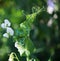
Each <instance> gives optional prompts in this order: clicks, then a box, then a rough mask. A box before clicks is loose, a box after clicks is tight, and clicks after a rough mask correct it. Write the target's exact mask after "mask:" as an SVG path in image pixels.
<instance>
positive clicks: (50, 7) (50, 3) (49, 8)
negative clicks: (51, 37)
mask: <svg viewBox="0 0 60 61" xmlns="http://www.w3.org/2000/svg"><path fill="white" fill-rule="evenodd" d="M47 5H48V6H47V12H48V13H49V14H52V13H53V11H54V9H55V4H54V2H53V0H48V1H47Z"/></svg>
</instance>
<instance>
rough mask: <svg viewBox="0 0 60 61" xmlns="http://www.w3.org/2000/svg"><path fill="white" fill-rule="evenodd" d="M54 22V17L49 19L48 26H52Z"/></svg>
mask: <svg viewBox="0 0 60 61" xmlns="http://www.w3.org/2000/svg"><path fill="white" fill-rule="evenodd" d="M52 23H53V20H52V18H51V19H50V20H49V21H48V23H47V26H49V27H50V26H51V25H52Z"/></svg>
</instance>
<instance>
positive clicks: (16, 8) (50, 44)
mask: <svg viewBox="0 0 60 61" xmlns="http://www.w3.org/2000/svg"><path fill="white" fill-rule="evenodd" d="M55 5H56V7H57V8H58V10H57V8H56V11H55V12H53V13H52V14H49V13H47V11H46V10H47V0H0V25H1V24H2V23H3V22H4V19H8V20H9V21H10V22H11V27H12V28H13V29H14V36H10V37H9V38H5V37H3V34H4V33H5V32H6V30H5V29H2V28H1V27H0V61H8V59H9V56H10V54H11V52H15V53H16V55H17V57H18V59H19V61H60V7H59V6H60V0H55ZM54 14H56V15H57V17H58V18H57V19H55V18H53V16H54ZM50 18H53V20H54V22H53V23H52V26H51V27H48V26H47V23H48V21H49V19H50ZM21 23H23V24H22V27H20V24H21ZM16 40H18V42H19V43H20V44H21V45H22V44H23V47H24V48H25V49H27V51H26V52H25V53H24V54H23V55H22V56H20V52H18V49H17V48H16V47H15V42H16ZM33 49H34V50H33ZM27 57H29V59H28V58H27ZM14 61H18V60H14Z"/></svg>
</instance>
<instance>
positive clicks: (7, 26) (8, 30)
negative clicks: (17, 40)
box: [1, 19, 14, 38]
mask: <svg viewBox="0 0 60 61" xmlns="http://www.w3.org/2000/svg"><path fill="white" fill-rule="evenodd" d="M10 26H11V23H10V22H9V20H8V19H5V20H4V23H2V24H1V28H3V29H6V33H4V34H3V37H6V38H9V35H10V36H13V35H14V30H13V29H12V28H11V27H10Z"/></svg>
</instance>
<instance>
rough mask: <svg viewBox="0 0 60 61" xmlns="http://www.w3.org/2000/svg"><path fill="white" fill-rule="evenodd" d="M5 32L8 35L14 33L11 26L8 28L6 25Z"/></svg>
mask: <svg viewBox="0 0 60 61" xmlns="http://www.w3.org/2000/svg"><path fill="white" fill-rule="evenodd" d="M7 33H8V34H9V35H11V36H13V35H14V30H13V29H12V28H10V27H7Z"/></svg>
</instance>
